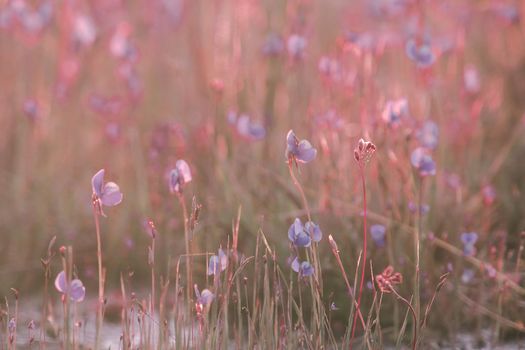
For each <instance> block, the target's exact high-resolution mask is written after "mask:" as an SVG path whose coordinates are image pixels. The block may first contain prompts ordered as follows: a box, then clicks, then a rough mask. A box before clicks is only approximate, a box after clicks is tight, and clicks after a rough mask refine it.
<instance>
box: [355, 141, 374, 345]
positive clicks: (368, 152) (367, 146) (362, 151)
mask: <svg viewBox="0 0 525 350" xmlns="http://www.w3.org/2000/svg"><path fill="white" fill-rule="evenodd" d="M375 150H376V146H375V145H374V144H373V143H371V142H367V141H364V140H363V139H360V140H359V142H358V145H357V147H356V148H355V149H354V158H355V160H356V161H357V164H358V165H359V174H360V176H361V185H362V187H363V265H362V267H361V280H360V282H359V293H358V296H357V306H356V307H357V310H359V308H360V307H361V296H362V294H363V286H364V284H365V273H366V265H367V264H366V250H367V227H366V217H367V212H366V209H367V206H366V182H365V164H366V162H367V161H368V160H369V159H370V158H371V157H372V155H373V153H374V152H375ZM359 314H360V311H358V312H356V313H355V314H354V320H353V322H352V333H351V336H350V349H351V348H352V341H353V339H354V335H355V329H356V324H357V316H358V315H359Z"/></svg>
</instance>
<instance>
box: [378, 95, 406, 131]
mask: <svg viewBox="0 0 525 350" xmlns="http://www.w3.org/2000/svg"><path fill="white" fill-rule="evenodd" d="M407 115H408V101H407V99H406V98H401V99H398V100H394V101H388V102H387V103H386V105H385V108H384V109H383V114H382V119H383V121H384V122H385V123H386V124H387V125H388V126H390V127H392V128H395V127H398V126H399V124H401V119H402V118H403V117H406V116H407Z"/></svg>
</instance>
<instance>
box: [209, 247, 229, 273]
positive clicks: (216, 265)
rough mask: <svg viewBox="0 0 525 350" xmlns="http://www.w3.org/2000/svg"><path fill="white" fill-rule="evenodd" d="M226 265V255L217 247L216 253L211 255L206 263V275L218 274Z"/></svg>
mask: <svg viewBox="0 0 525 350" xmlns="http://www.w3.org/2000/svg"><path fill="white" fill-rule="evenodd" d="M226 267H228V256H227V255H226V254H225V253H224V251H223V250H222V249H219V253H218V255H212V256H211V257H210V261H209V263H208V276H210V275H218V274H220V273H221V272H222V271H224V270H226Z"/></svg>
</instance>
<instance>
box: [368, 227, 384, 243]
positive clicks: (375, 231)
mask: <svg viewBox="0 0 525 350" xmlns="http://www.w3.org/2000/svg"><path fill="white" fill-rule="evenodd" d="M385 234H386V228H385V226H383V225H372V226H371V227H370V235H371V236H372V239H373V240H374V242H375V243H376V245H377V246H378V247H383V246H384V245H385Z"/></svg>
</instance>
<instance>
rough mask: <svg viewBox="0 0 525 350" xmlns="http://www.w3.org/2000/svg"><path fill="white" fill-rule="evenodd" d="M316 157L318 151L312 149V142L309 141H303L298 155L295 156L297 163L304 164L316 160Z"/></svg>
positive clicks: (300, 143)
mask: <svg viewBox="0 0 525 350" xmlns="http://www.w3.org/2000/svg"><path fill="white" fill-rule="evenodd" d="M316 155H317V150H316V149H315V148H313V147H312V145H311V144H310V142H308V141H307V140H301V142H299V146H298V148H297V153H296V154H295V157H296V159H297V161H299V162H302V163H308V162H310V161H312V160H314V159H315V156H316Z"/></svg>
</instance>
